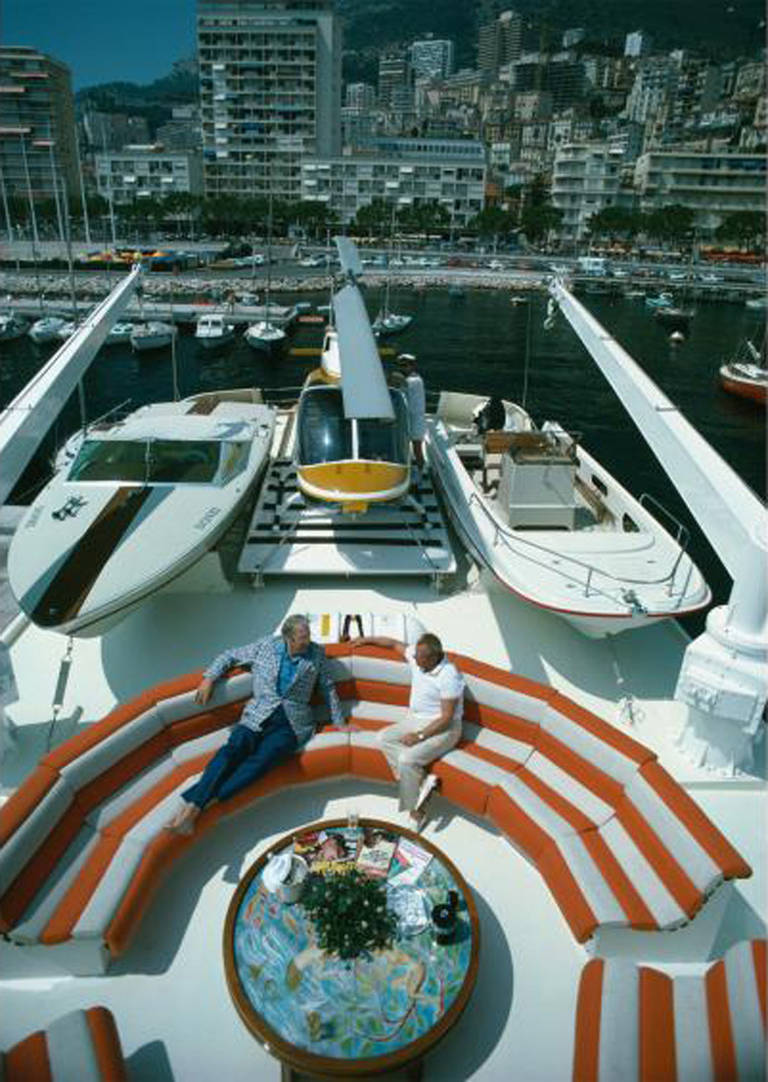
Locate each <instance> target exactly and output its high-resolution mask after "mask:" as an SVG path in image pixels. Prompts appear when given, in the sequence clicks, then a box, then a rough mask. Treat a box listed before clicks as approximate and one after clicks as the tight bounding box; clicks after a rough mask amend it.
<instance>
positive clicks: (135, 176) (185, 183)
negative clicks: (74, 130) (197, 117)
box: [95, 143, 203, 203]
mask: <svg viewBox="0 0 768 1082" xmlns="http://www.w3.org/2000/svg"><path fill="white" fill-rule="evenodd" d="M95 165H96V185H97V188H98V192H99V195H102V196H104V198H105V199H111V200H112V202H114V203H132V202H133V201H134V200H135V199H147V198H150V197H151V198H154V199H159V198H162V197H163V196H165V195H171V194H173V193H176V192H189V193H190V194H191V195H202V192H203V167H202V160H201V156H200V152H199V151H189V150H167V149H166V148H165V147H164V146H162V145H161V144H159V143H155V144H152V145H150V146H127V147H123V149H122V150H115V151H111V152H107V153H106V154H97V155H96V156H95Z"/></svg>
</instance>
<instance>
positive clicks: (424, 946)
mask: <svg viewBox="0 0 768 1082" xmlns="http://www.w3.org/2000/svg"><path fill="white" fill-rule="evenodd" d="M365 825H367V823H366V822H364V823H362V824H361V825H360V827H359V828H357V829H358V830H359V831H361V832H362V829H363V827H364V826H365ZM377 825H378V826H381V827H386V828H387V829H388V830H390V831H391V832H392V833H393V834H395V835H397V836H398V837H402V836H404V835H406V836H407V838H408V841H410V842H412V843H415V844H416V845H417V846H418V847H419V849H420V850H421V852H422V853H423V854H425V857H424V859H425V860H426V859H428V858H430V857H431V859H429V863H428V864H427V865H426V867H424V868H423V870H422V871H421V872H420V874H419V876H418V878H417V879H416V881H415V883H413V884H409V883H403V876H402V873H403V871H404V866H403V864H402V863H401V862H400V861H399V860H398V859H397V857H395V859H394V860H393V861H392V864H391V865H390V868H389V871H388V874H387V877H386V880H381V881H382V883H384V882H385V883H386V890H387V898H388V905H389V906H390V907H393V906H394V907H396V908H397V907H398V903H399V904H400V905H403V904H407V905H409V906H410V907H411V908H410V912H411V913H412V914H413V913H415V923H414V924H412V925H411V926H410V927H408V926H407V925H405V924H403V922H402V921H399V922H398V932H397V934H396V937H395V941H394V943H393V945H392V947H391V948H388V949H383V950H377V951H374V952H372V953H370V954H367V955H359V956H358V957H357V958H355V959H353V960H350V961H343V960H341V959H340V958H338V957H337V956H335V955H330V954H328V953H327V952H325V951H323V950H321V949H320V948H319V947H318V945H317V942H316V939H315V934H314V929H313V926H312V923H311V920H310V918H309V916H308V914H307V913H306V912H305V910H304V909H303V907H302V905H301V901H300V900H299V901H298V902H295V903H293V904H285V903H283V902H282V901H280V900H279V899H278V897H277V896H276V895H275V894H271V893H270V892H269V891H268V889H267V887H266V886H265V884H264V881H263V880H264V870H265V868H266V860H265V859H264V858H261V860H260V861H259V862H257V864H256V865H255V866H254V868H252V869H251V870H250V871H249V873H248V874H247V875H246V877H245V879H244V882H243V884H241V887H243V886H244V888H245V889H241V891H240V892H238V893H239V894H240V897H239V900H238V899H237V897H236V899H235V900H234V901H235V902H236V908H235V909H234V910H233V912H232V914H231V916H230V920H229V921H228V925H229V927H230V931H231V939H230V941H229V944H228V945H227V942H226V939H225V952H226V950H227V946H229V948H230V949H231V951H232V959H231V963H230V968H229V973H230V977H234V979H235V981H236V984H237V985H238V986H239V987H238V988H237V989H234V990H233V991H235V992H236V995H235V998H236V1002H237V1003H238V1009H239V1010H240V1013H241V1015H243V1017H244V1018H245V1020H246V1021H247V1022H249V1023H250V1022H251V1021H252V1022H253V1023H254V1025H253V1026H251V1028H252V1029H254V1030H255V1032H256V1033H257V1035H259V1036H261V1037H262V1039H264V1040H265V1043H267V1044H269V1043H270V1037H271V1038H272V1040H273V1041H274V1038H275V1037H276V1038H278V1040H277V1042H275V1043H276V1044H277V1047H276V1048H275V1049H274V1050H275V1052H276V1053H277V1054H278V1055H279V1054H280V1051H281V1050H280V1045H285V1046H289V1047H290V1048H291V1049H294V1050H296V1051H297V1052H299V1053H305V1054H310V1055H312V1056H319V1057H323V1058H325V1059H330V1060H332V1061H336V1062H337V1063H341V1061H354V1060H362V1061H364V1065H366V1066H370V1065H371V1064H370V1061H371V1059H372V1058H375V1057H380V1056H387V1057H390V1056H393V1054H394V1057H395V1058H397V1059H399V1058H400V1057H399V1056H398V1055H397V1054H398V1053H401V1052H403V1051H404V1050H406V1049H407V1048H408V1046H411V1045H413V1044H414V1042H418V1043H419V1045H420V1046H422V1047H423V1046H424V1045H428V1044H429V1043H430V1042H429V1040H428V1037H429V1035H430V1033H433V1032H435V1031H436V1030H441V1031H442V1030H444V1028H446V1027H444V1026H441V1025H440V1023H441V1022H443V1021H445V1020H446V1019H447V1018H448V1017H449V1016H450V1015H455V1016H458V1013H460V1010H461V1008H463V1005H464V1002H465V1001H466V998H467V996H468V991H469V990H468V989H467V988H466V987H465V985H466V984H467V983H468V981H469V983H470V984H471V983H473V981H474V970H475V968H476V955H477V948H478V942H477V939H478V934H477V921H476V916H475V913H474V905H473V903H472V901H471V897H469V890H468V888H467V886H466V884H465V883H464V881H463V879H461V876H460V875H459V873H458V872H457V870H456V869H455V868H453V866H452V865H451V863H450V861H448V860H447V858H445V857H444V855H442V854H440V853H439V850H437V849H436V848H435V847H434V846H432V845H430V844H429V843H426V842H424V841H422V840H421V839H419V838H418V837H417V836H416V835H413V834H411V833H410V832H408V831H403V830H402V829H401V828H398V827H396V826H394V825H392V824H377ZM334 828H335V829H336V830H338V831H339V832H340V833H344V834H346V835H347V836H349V830H348V829H343V825H342V824H334V825H331V824H322V823H321V824H315V826H314V827H313V828H312V829H314V830H323V829H324V830H325V831H326V833H330V834H332V833H334ZM292 846H293V838H292V837H291V838H286V839H284V840H283V841H282V842H281V843H279V844H278V845H277V846H274V847H273V848H272V850H271V852H272V853H273V854H274V853H277V852H279V851H280V850H282V849H286V848H289V847H292ZM410 874H411V875H412V874H413V873H410ZM404 878H405V879H406V880H407V879H408V878H409V874H408V873H406V875H405V876H404ZM450 891H455V892H456V894H457V896H458V899H459V903H458V908H457V927H456V932H455V934H454V935H453V937H452V939H451V942H450V943H448V944H438V943H437V942H436V941H435V938H434V934H433V929H432V924H431V922H430V921H429V919H428V918H429V915H430V913H431V911H432V907H433V905H436V904H438V903H444V902H446V900H447V898H448V896H449V892H450ZM419 917H421V921H420V922H419ZM419 928H421V930H419ZM405 933H407V934H405ZM473 963H475V964H473ZM470 975H471V980H470ZM231 985H232V980H230V986H231ZM462 990H463V995H462ZM459 1000H461V1003H460V1004H459ZM452 1008H454V1009H453V1010H452ZM251 1012H252V1015H253V1017H252V1018H250V1019H249V1018H248V1015H249V1014H250V1013H251ZM424 1038H427V1040H426V1041H425V1040H424ZM436 1039H437V1034H436ZM282 1051H283V1052H285V1048H283V1049H282ZM345 1073H346V1072H345Z"/></svg>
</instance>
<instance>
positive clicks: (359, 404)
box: [333, 282, 395, 421]
mask: <svg viewBox="0 0 768 1082" xmlns="http://www.w3.org/2000/svg"><path fill="white" fill-rule="evenodd" d="M333 310H334V313H335V317H336V330H337V333H338V339H339V357H340V359H341V392H342V397H343V400H344V416H345V417H348V418H357V419H358V420H361V419H363V418H368V419H373V418H376V419H380V420H387V421H393V420H394V419H395V411H394V409H393V408H392V398H391V396H390V393H389V388H388V387H387V381H386V377H385V376H384V369H383V367H382V364H381V358H380V356H379V350H378V347H377V345H376V339H375V338H374V337H373V331H372V330H371V323H370V320H369V319H368V313H367V312H366V310H365V304H364V302H363V298H362V297H361V295H360V291H359V289H358V288H357V286H356V285H354V284H353V283H352V282H349V283H347V285H345V286H343V287H342V288H341V289H340V290H339V291H338V292H337V293H335V294H334V296H333Z"/></svg>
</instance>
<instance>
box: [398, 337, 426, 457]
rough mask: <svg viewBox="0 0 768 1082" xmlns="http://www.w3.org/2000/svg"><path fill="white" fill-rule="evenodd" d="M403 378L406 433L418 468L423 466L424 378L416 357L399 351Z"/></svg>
mask: <svg viewBox="0 0 768 1082" xmlns="http://www.w3.org/2000/svg"><path fill="white" fill-rule="evenodd" d="M397 363H398V364H399V365H400V366H401V370H402V372H403V375H404V378H405V384H404V390H405V400H406V403H407V405H408V434H409V436H410V439H411V448H412V450H413V458H414V461H415V463H416V466H417V467H418V469H419V470H422V469H423V468H424V448H423V443H424V435H425V432H426V415H427V393H426V391H425V389H424V380H423V379H422V378H421V376H420V375H419V373H418V371H417V370H416V358H415V357H414V356H413V354H411V353H401V354H400V355H399V357H398V358H397Z"/></svg>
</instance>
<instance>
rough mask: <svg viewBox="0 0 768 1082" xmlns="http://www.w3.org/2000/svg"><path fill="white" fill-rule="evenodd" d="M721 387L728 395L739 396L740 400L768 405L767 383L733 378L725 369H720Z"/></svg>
mask: <svg viewBox="0 0 768 1082" xmlns="http://www.w3.org/2000/svg"><path fill="white" fill-rule="evenodd" d="M720 386H721V387H722V388H723V390H724V391H727V392H728V394H733V395H737V396H738V397H739V398H746V399H748V400H749V401H750V402H757V403H759V404H760V405H762V406H764V405H765V404H766V390H768V388H767V387H766V383H765V381H762V382H761V381H759V380H753V379H744V378H742V377H738V376H733V375H729V374H727V373H726V372H725V371H724V369H722V368H721V369H720Z"/></svg>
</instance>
